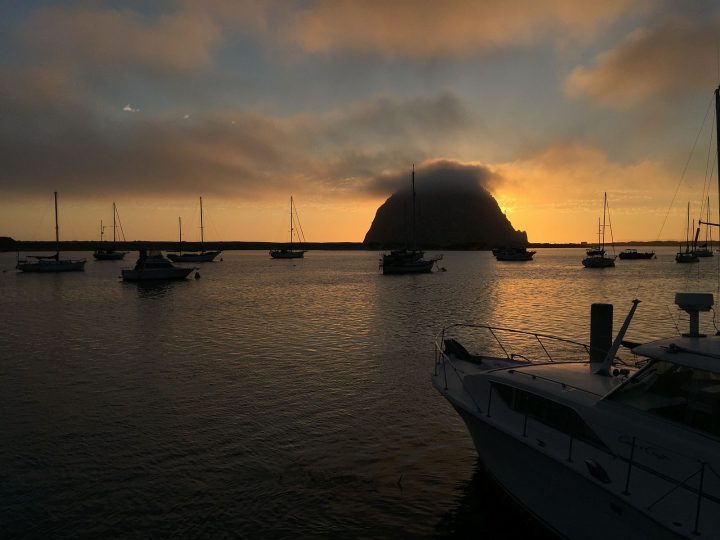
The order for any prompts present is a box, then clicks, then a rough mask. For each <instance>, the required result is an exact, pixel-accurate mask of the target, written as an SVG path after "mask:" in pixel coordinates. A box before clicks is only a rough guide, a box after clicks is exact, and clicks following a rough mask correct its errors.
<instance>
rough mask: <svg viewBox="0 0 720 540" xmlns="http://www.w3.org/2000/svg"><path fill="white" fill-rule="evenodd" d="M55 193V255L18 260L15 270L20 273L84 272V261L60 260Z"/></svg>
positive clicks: (33, 256)
mask: <svg viewBox="0 0 720 540" xmlns="http://www.w3.org/2000/svg"><path fill="white" fill-rule="evenodd" d="M57 195H58V194H57V191H56V192H55V255H28V258H30V259H35V260H33V261H29V260H28V258H26V259H24V260H22V261H21V260H18V262H17V265H16V266H15V268H17V269H18V270H20V271H21V272H80V271H83V270H85V259H76V260H73V259H61V258H60V227H59V226H58V196H57Z"/></svg>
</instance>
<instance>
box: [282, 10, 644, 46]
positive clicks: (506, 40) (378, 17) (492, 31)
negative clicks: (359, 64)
mask: <svg viewBox="0 0 720 540" xmlns="http://www.w3.org/2000/svg"><path fill="white" fill-rule="evenodd" d="M648 5H650V2H649V1H647V2H636V1H631V0H608V1H604V2H577V1H575V0H548V1H545V2H537V1H536V0H492V1H483V2H478V1H475V0H451V1H445V2H418V1H416V0H393V1H391V2H388V1H385V0H368V1H363V2H357V1H352V0H319V1H317V2H313V3H311V4H310V5H309V7H307V8H306V9H304V10H300V11H299V12H298V13H297V14H296V15H295V19H294V22H293V23H291V24H290V26H289V28H288V29H287V30H286V33H285V34H284V37H285V38H286V39H288V40H290V41H291V42H294V43H297V44H299V45H300V46H301V47H302V48H303V49H304V50H306V51H309V52H323V53H324V52H332V51H335V50H337V49H341V50H351V51H358V52H370V53H384V54H395V55H402V56H410V57H432V56H438V55H452V54H469V53H473V52H478V51H480V52H482V51H492V50H496V49H501V48H505V47H511V46H516V45H530V44H533V43H536V42H537V41H539V40H540V39H543V38H548V37H550V38H553V39H560V38H566V39H567V38H569V39H582V40H584V39H587V38H589V37H592V36H594V35H596V34H597V33H598V32H599V31H601V30H602V29H604V28H605V27H607V25H609V24H610V23H612V22H614V21H615V20H617V19H618V18H619V17H620V16H622V15H625V14H627V13H629V12H636V11H638V10H640V9H644V8H645V7H646V6H648Z"/></svg>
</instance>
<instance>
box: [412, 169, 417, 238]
mask: <svg viewBox="0 0 720 540" xmlns="http://www.w3.org/2000/svg"><path fill="white" fill-rule="evenodd" d="M412 248H413V249H417V242H416V241H415V164H414V163H413V166H412Z"/></svg>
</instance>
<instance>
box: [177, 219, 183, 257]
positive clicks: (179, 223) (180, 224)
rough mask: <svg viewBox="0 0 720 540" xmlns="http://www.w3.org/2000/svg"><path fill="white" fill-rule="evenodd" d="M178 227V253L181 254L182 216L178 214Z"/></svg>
mask: <svg viewBox="0 0 720 540" xmlns="http://www.w3.org/2000/svg"><path fill="white" fill-rule="evenodd" d="M178 229H180V255H182V218H181V217H180V216H178Z"/></svg>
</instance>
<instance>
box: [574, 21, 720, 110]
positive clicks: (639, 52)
mask: <svg viewBox="0 0 720 540" xmlns="http://www.w3.org/2000/svg"><path fill="white" fill-rule="evenodd" d="M718 34H720V16H717V15H716V16H714V17H712V18H709V19H703V20H695V19H691V18H688V17H683V16H673V17H671V18H670V19H668V20H666V21H664V22H663V23H662V24H660V25H658V26H655V27H652V28H641V29H638V30H635V31H634V32H632V33H631V34H629V35H628V36H627V38H626V39H625V40H624V42H623V43H622V44H621V45H619V46H618V47H616V48H615V49H611V50H609V51H606V52H603V53H602V54H599V55H598V56H597V57H596V59H595V65H594V66H593V67H590V68H588V67H578V68H576V69H575V70H574V71H573V72H572V73H571V74H570V76H569V77H568V79H567V81H566V83H565V90H566V92H567V94H568V95H570V96H573V97H581V96H587V97H589V98H590V99H592V100H593V101H596V102H598V103H601V104H602V105H606V106H611V107H619V108H622V107H629V106H632V105H635V104H638V103H641V102H643V101H645V100H648V99H651V98H663V99H668V98H669V99H672V98H675V97H678V96H682V95H685V94H687V93H689V92H696V91H698V90H699V89H701V90H704V91H707V90H708V89H709V88H712V87H713V86H714V85H715V84H716V83H717V70H716V66H717V39H718V38H717V36H718Z"/></svg>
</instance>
